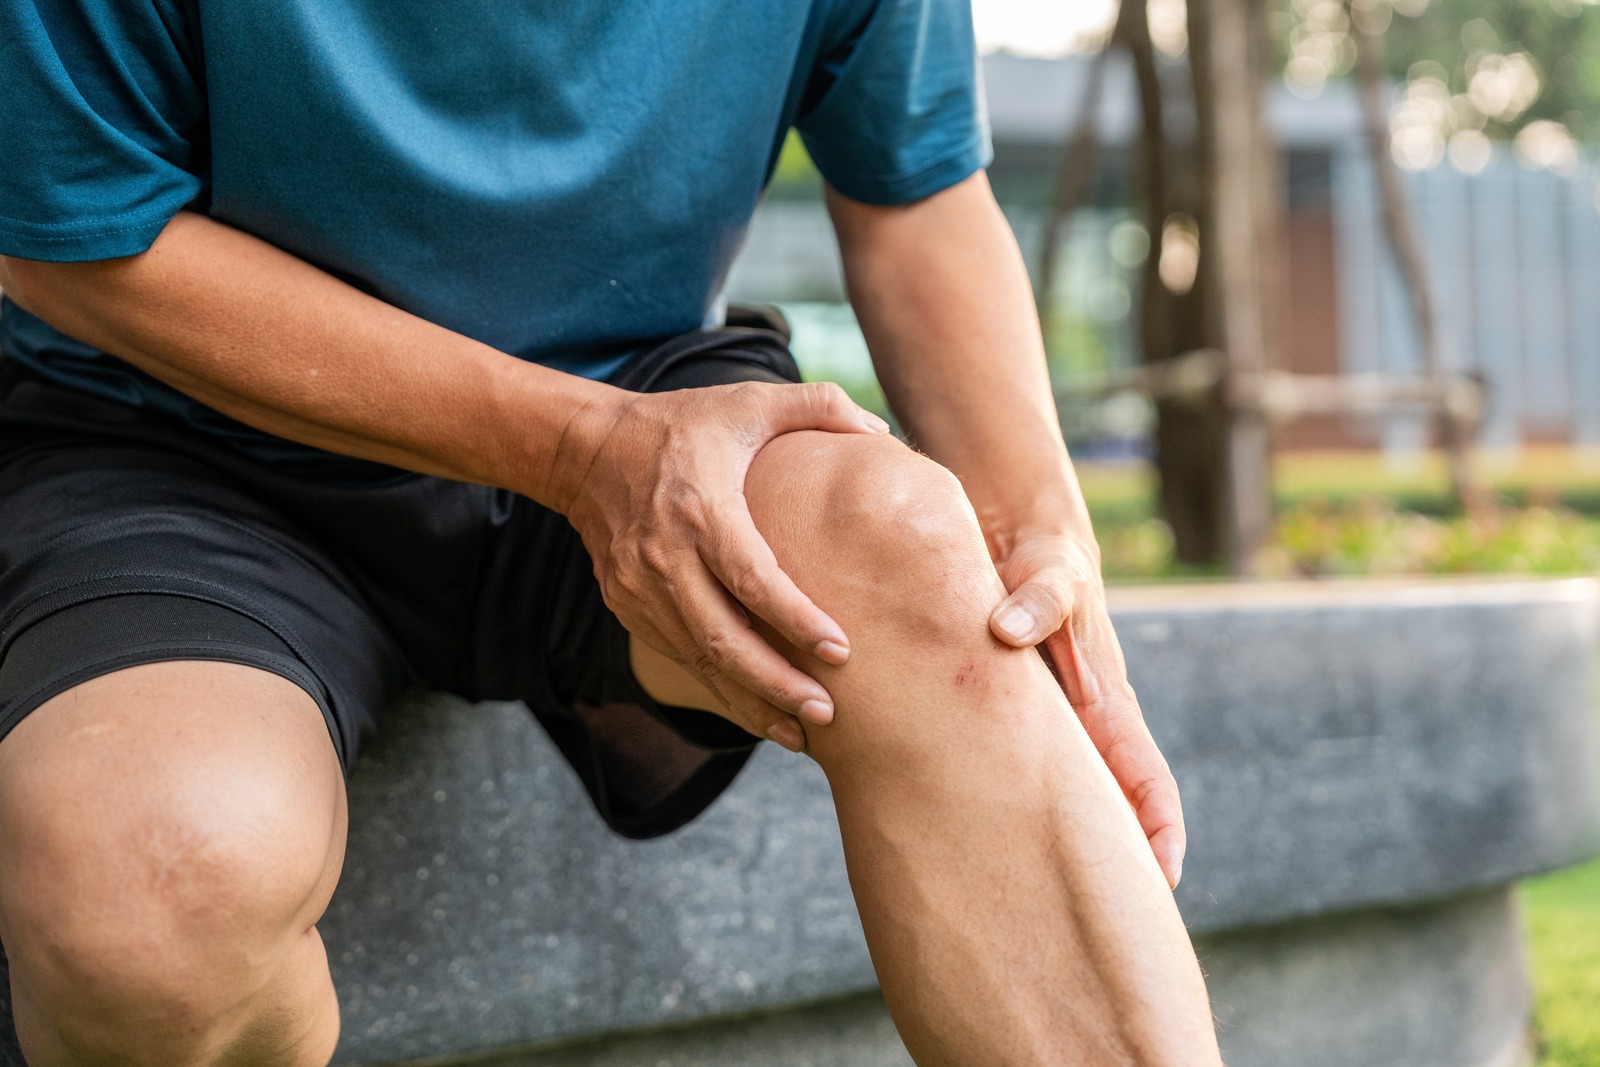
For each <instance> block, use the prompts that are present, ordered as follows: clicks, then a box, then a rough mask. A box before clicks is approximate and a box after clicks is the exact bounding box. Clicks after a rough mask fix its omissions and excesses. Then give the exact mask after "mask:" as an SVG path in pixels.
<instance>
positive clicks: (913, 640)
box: [635, 433, 1220, 1067]
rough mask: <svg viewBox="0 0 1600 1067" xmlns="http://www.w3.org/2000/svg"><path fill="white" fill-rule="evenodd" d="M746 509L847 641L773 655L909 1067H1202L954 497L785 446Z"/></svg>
mask: <svg viewBox="0 0 1600 1067" xmlns="http://www.w3.org/2000/svg"><path fill="white" fill-rule="evenodd" d="M746 494H747V496H748V498H749V501H750V506H751V510H752V513H753V514H754V516H755V519H756V523H757V525H758V526H759V527H760V529H761V530H762V532H763V534H764V535H765V536H766V537H767V539H768V541H769V543H770V544H771V545H772V548H773V550H774V551H775V552H776V553H777V556H778V559H779V561H780V562H781V563H782V565H783V566H784V568H785V570H786V571H788V573H789V574H790V575H791V576H793V578H794V579H795V581H796V582H797V583H798V584H799V585H800V587H801V588H802V589H804V590H805V591H806V592H807V593H808V594H810V595H811V596H812V598H813V599H815V600H816V602H817V603H818V605H820V606H821V607H822V608H823V609H824V610H826V611H827V612H829V614H831V615H832V616H833V617H834V618H835V619H838V620H839V622H840V624H841V625H842V626H843V627H844V628H845V631H846V633H848V634H849V635H850V638H851V647H852V654H851V658H850V662H849V663H848V664H846V665H845V666H844V667H842V668H835V667H830V666H828V665H826V664H824V663H822V662H821V661H819V660H816V659H814V658H811V657H809V656H807V655H804V654H801V653H799V652H797V651H796V650H794V649H786V650H785V651H786V652H787V653H788V654H789V655H790V657H791V658H792V659H793V660H794V661H795V662H796V663H798V664H801V665H803V666H804V667H805V668H806V669H807V670H808V671H810V672H812V673H813V674H814V676H815V677H817V678H818V679H819V680H820V681H822V682H823V684H824V685H826V686H827V687H828V690H829V692H830V693H831V694H832V695H833V697H834V701H835V706H836V708H837V717H836V719H835V721H834V723H833V724H832V725H830V726H827V727H815V726H807V727H806V734H807V742H808V743H807V751H808V753H809V754H810V755H811V756H812V757H813V758H814V759H816V761H817V762H818V763H819V764H820V765H821V766H822V768H823V770H824V771H825V772H826V773H827V775H828V780H829V782H830V783H831V785H832V787H833V793H834V798H835V801H836V805H837V808H838V812H839V823H840V828H841V830H842V832H843V836H844V844H845V855H846V859H847V863H848V866H849V872H850V880H851V885H852V887H853V889H854V891H855V896H856V901H857V904H858V906H859V908H860V911H861V917H862V922H863V924H864V925H865V928H866V931H867V942H868V946H869V947H870V949H871V951H872V957H873V962H874V965H875V967H876V969H877V972H878V977H879V980H880V981H881V983H882V985H883V990H884V995H885V997H886V998H887V1000H888V1003H889V1009H890V1012H891V1013H892V1014H893V1016H894V1019H895V1022H896V1024H897V1025H898V1026H899V1028H900V1032H901V1035H902V1036H903V1037H904V1039H905V1042H906V1045H907V1047H908V1048H909V1049H910V1051H911V1053H912V1055H913V1057H914V1058H915V1059H916V1061H917V1062H918V1063H919V1064H922V1065H924V1067H930V1065H934V1064H940V1065H950V1067H957V1065H959V1067H1034V1065H1038V1067H1043V1065H1046V1064H1050V1065H1062V1064H1081V1065H1093V1067H1099V1065H1111V1064H1119V1065H1120V1064H1138V1065H1155V1064H1161V1065H1168V1064H1173V1065H1176V1064H1184V1065H1214V1064H1217V1063H1219V1062H1220V1060H1219V1056H1218V1052H1217V1046H1216V1041H1215V1037H1214V1036H1213V1032H1212V1024H1211V1015H1210V1011H1209V1008H1208V1006H1207V1001H1206V994H1205V988H1204V985H1203V983H1202V980H1201V976H1200V970H1199V966H1198V964H1197V963H1196V961H1195V956H1194V952H1193V949H1192V948H1191V947H1190V944H1189V939H1188V936H1187V933H1186V931H1185V930H1184V928H1183V924H1182V922H1181V920H1180V918H1179V916H1178V912H1177V909H1176V907H1175V906H1174V905H1173V902H1172V898H1171V895H1170V893H1169V892H1168V890H1167V886H1166V882H1165V880H1164V879H1163V878H1162V876H1161V873H1160V871H1159V870H1158V868H1157V867H1156V864H1155V861H1154V859H1153V858H1152V856H1151V854H1150V850H1149V847H1148V846H1147V845H1146V843H1145V840H1144V835H1143V833H1142V832H1141V831H1140V829H1139V826H1138V824H1137V822H1136V821H1135V819H1134V817H1133V814H1132V811H1131V810H1130V808H1129V806H1128V804H1127V802H1126V801H1125V800H1124V799H1123V797H1122V794H1121V792H1120V791H1119V789H1118V788H1117V786H1116V784H1115V782H1114V781H1113V780H1112V778H1111V775H1110V773H1109V772H1108V771H1107V770H1106V768H1105V765H1104V763H1103V761H1102V760H1101V759H1100V757H1099V755H1098V754H1097V753H1096V752H1095V750H1094V748H1093V746H1092V745H1091V744H1090V742H1089V740H1088V738H1087V736H1086V735H1085V733H1084V731H1083V729H1082V727H1081V726H1080V725H1079V723H1078V720H1077V717H1076V716H1075V715H1074V714H1073V713H1072V710H1071V708H1070V707H1068V705H1067V702H1066V700H1065V698H1064V696H1063V694H1062V692H1061V688H1060V686H1059V685H1058V684H1057V683H1056V681H1055V679H1054V678H1053V677H1052V676H1051V674H1050V672H1049V670H1048V669H1047V668H1046V667H1045V665H1044V662H1043V660H1042V659H1041V658H1040V657H1039V656H1038V654H1037V653H1035V652H1033V651H1018V650H1015V649H1011V648H1007V647H1006V646H1004V645H1002V644H1000V643H999V642H998V641H996V640H995V639H994V638H993V637H992V636H991V635H990V632H989V627H988V615H989V612H990V611H991V610H992V608H993V606H994V605H995V604H997V603H998V602H999V601H1000V599H1001V597H1002V596H1003V595H1004V589H1003V588H1002V587H1001V584H1000V581H999V578H998V577H997V575H996V574H995V572H994V568H993V566H992V565H991V564H990V562H989V558H988V555H987V552H986V550H985V548H984V543H983V538H982V536H981V533H980V531H979V529H978V525H977V522H976V519H975V518H974V517H973V515H972V512H971V509H970V507H968V506H967V504H966V498H965V495H964V494H963V493H962V491H961V488H960V485H959V483H957V482H956V480H955V479H954V477H953V476H952V475H950V474H949V473H948V472H946V471H944V470H943V468H940V467H938V466H937V465H935V464H933V463H931V462H930V461H928V460H925V459H923V458H921V457H918V456H916V455H914V454H913V453H912V452H911V451H910V450H908V449H906V448H904V447H903V446H901V445H899V444H898V443H897V442H894V441H890V440H886V439H882V438H878V439H873V438H866V437H851V436H845V435H831V434H823V433H795V434H788V435H786V436H783V437H780V438H778V439H776V440H775V441H773V442H772V443H770V444H768V445H767V447H766V448H765V449H764V450H763V451H762V452H761V454H760V456H759V457H758V458H757V460H756V463H755V465H754V466H753V467H752V469H751V472H750V476H749V479H748V481H747V483H746ZM769 637H770V634H769ZM635 662H636V665H637V666H638V667H639V669H640V672H641V680H642V681H644V682H645V684H646V685H647V686H649V687H652V691H653V692H656V693H657V695H658V696H660V697H662V698H665V699H677V700H678V701H679V702H685V698H686V697H692V696H694V694H695V691H696V690H698V692H699V694H700V697H699V703H700V706H708V707H709V706H712V705H711V701H710V700H709V697H708V695H706V694H705V691H704V690H699V689H698V687H697V686H696V685H695V684H694V683H693V682H692V680H691V679H689V677H688V676H687V675H686V674H684V673H683V672H681V671H680V670H679V669H678V668H676V667H675V666H673V665H672V664H671V663H669V662H668V661H666V660H664V659H662V658H660V657H658V656H655V655H653V654H651V653H649V652H648V650H647V649H644V648H643V646H639V645H636V654H635ZM713 710H714V709H713Z"/></svg>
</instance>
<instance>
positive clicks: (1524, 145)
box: [1269, 0, 1600, 173]
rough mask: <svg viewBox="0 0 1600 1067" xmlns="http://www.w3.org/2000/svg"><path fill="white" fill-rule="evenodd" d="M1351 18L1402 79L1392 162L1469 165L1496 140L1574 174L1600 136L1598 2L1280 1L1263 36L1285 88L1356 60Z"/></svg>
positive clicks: (1304, 85) (1307, 87) (1480, 160)
mask: <svg viewBox="0 0 1600 1067" xmlns="http://www.w3.org/2000/svg"><path fill="white" fill-rule="evenodd" d="M1352 16H1353V17H1354V18H1355V19H1356V20H1357V21H1358V22H1360V23H1361V24H1362V25H1363V26H1365V27H1366V28H1368V29H1370V30H1371V31H1372V32H1374V33H1377V34H1380V35H1381V36H1382V37H1383V40H1384V46H1385V51H1386V52H1387V62H1388V65H1389V72H1390V74H1391V75H1392V76H1393V77H1394V78H1395V79H1397V80H1398V81H1399V82H1401V83H1402V85H1403V87H1404V89H1403V92H1402V93H1401V94H1400V99H1399V101H1398V102H1397V103H1396V105H1395V106H1394V108H1393V109H1392V110H1391V113H1390V135H1391V139H1392V144H1393V149H1394V153H1395V161H1396V162H1397V163H1399V164H1400V165H1401V166H1402V167H1406V168H1408V169H1412V170H1425V169H1428V168H1430V167H1433V166H1436V165H1438V164H1439V163H1440V162H1442V161H1443V160H1444V158H1445V156H1446V154H1447V152H1446V149H1447V146H1448V155H1449V157H1450V159H1451V161H1452V162H1453V163H1455V164H1456V165H1457V166H1458V167H1460V168H1461V169H1462V170H1464V171H1467V172H1468V173H1476V172H1477V171H1478V170H1481V169H1482V168H1483V167H1484V166H1485V165H1486V164H1487V162H1488V161H1489V159H1490V156H1491V145H1492V143H1493V142H1495V141H1503V140H1510V139H1515V141H1516V145H1517V151H1518V154H1519V155H1520V156H1521V157H1522V159H1523V160H1524V162H1526V163H1529V164H1531V165H1534V166H1541V167H1548V168H1550V169H1552V170H1555V171H1558V172H1561V173H1572V172H1573V171H1574V169H1575V168H1576V167H1577V165H1578V163H1579V159H1580V153H1579V151H1578V148H1577V146H1578V145H1579V144H1581V143H1593V142H1594V141H1595V140H1597V139H1600V126H1597V119H1600V7H1595V6H1593V5H1592V4H1591V3H1590V2H1588V0H1504V2H1490V0H1349V2H1348V4H1346V3H1345V2H1342V0H1282V2H1281V3H1280V4H1279V6H1278V7H1277V8H1276V9H1275V10H1273V11H1272V13H1271V15H1270V16H1269V17H1270V19H1271V23H1270V33H1271V36H1272V40H1273V43H1274V44H1275V46H1276V47H1277V48H1278V50H1279V56H1280V60H1281V63H1282V69H1283V76H1284V81H1285V83H1286V84H1287V85H1288V86H1289V88H1290V89H1291V90H1292V91H1294V92H1296V93H1298V94H1300V95H1302V96H1315V95H1317V94H1318V93H1319V92H1321V90H1322V87H1323V85H1325V84H1326V83H1327V82H1328V81H1329V80H1330V79H1333V78H1341V77H1346V76H1348V75H1349V74H1350V72H1351V70H1352V68H1353V67H1354V65H1355V43H1354V40H1353V36H1352V26H1351V19H1352Z"/></svg>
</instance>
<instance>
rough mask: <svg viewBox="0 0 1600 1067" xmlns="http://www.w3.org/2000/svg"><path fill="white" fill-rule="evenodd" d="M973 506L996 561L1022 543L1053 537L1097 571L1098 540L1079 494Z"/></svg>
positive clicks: (1003, 559) (1042, 495)
mask: <svg viewBox="0 0 1600 1067" xmlns="http://www.w3.org/2000/svg"><path fill="white" fill-rule="evenodd" d="M975 507H976V510H977V513H978V522H979V525H980V526H981V527H982V529H983V536H984V539H985V540H986V541H987V542H988V544H989V554H990V555H991V556H992V557H993V558H994V560H995V561H996V562H997V563H999V562H1003V561H1005V560H1007V559H1010V558H1011V557H1012V556H1013V555H1015V554H1016V552H1017V551H1018V549H1019V547H1020V546H1022V545H1024V544H1027V543H1030V542H1035V541H1040V540H1053V541H1060V542H1065V543H1066V544H1068V545H1070V546H1072V547H1073V548H1074V549H1075V550H1076V551H1077V552H1078V553H1080V554H1081V555H1082V557H1083V558H1084V560H1085V561H1086V563H1087V564H1088V565H1090V566H1092V567H1093V569H1094V572H1095V573H1096V574H1098V573H1099V571H1100V543H1099V541H1097V540H1096V539H1095V535H1094V527H1093V524H1092V523H1091V522H1090V520H1089V512H1088V509H1087V508H1086V507H1084V505H1083V503H1082V498H1081V497H1076V496H1075V495H1074V496H1072V497H1068V498H1067V499H1062V498H1060V497H1056V498H1053V499H1052V498H1051V496H1049V495H1045V494H1041V495H1039V496H1037V497H1035V498H1034V499H1032V500H1029V501H1026V502H1024V503H1023V504H1021V505H1015V506H1011V507H1003V506H993V505H990V506H987V507H985V506H977V505H976V504H975Z"/></svg>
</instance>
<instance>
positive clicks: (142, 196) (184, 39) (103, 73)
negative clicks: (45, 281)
mask: <svg viewBox="0 0 1600 1067" xmlns="http://www.w3.org/2000/svg"><path fill="white" fill-rule="evenodd" d="M186 9H187V5H185V4H183V3H181V0H31V2H24V3H6V4H0V41H4V42H5V44H4V46H3V47H0V85H4V86H5V96H6V105H5V107H3V108H0V144H4V145H5V146H6V164H5V166H4V167H0V255H4V256H9V257H14V258H13V260H12V261H11V262H10V264H9V265H8V266H7V267H6V271H7V273H8V275H10V276H11V277H12V286H11V287H15V288H17V289H18V290H26V288H27V278H28V276H29V274H30V273H31V272H33V268H30V267H27V266H24V265H22V259H23V258H24V257H25V258H26V259H28V260H37V261H56V262H73V261H86V260H99V259H108V258H114V257H119V256H127V255H132V254H135V253H137V252H141V251H143V250H144V249H145V248H147V247H149V245H150V243H151V242H152V241H153V240H154V239H155V237H156V235H157V234H159V233H160V232H161V231H162V229H163V228H164V227H165V226H166V224H167V223H168V222H169V221H170V220H171V219H172V217H173V216H174V215H175V214H177V212H178V211H179V210H181V209H182V208H183V207H184V206H185V205H187V204H189V203H190V202H192V201H193V200H194V199H195V198H196V197H197V196H199V195H200V194H201V192H202V189H203V186H204V182H203V179H202V177H201V175H202V174H203V172H204V169H205V162H204V159H203V158H202V156H203V142H204V119H205V104H204V95H203V92H202V88H201V84H200V76H199V73H198V72H199V70H200V57H199V55H198V53H197V49H196V47H195V44H194V42H193V40H192V38H191V36H190V29H191V28H190V26H189V24H188V20H187V16H186V15H185V11H186ZM19 278H20V279H21V281H20V282H19V281H18V279H19ZM8 288H10V287H8Z"/></svg>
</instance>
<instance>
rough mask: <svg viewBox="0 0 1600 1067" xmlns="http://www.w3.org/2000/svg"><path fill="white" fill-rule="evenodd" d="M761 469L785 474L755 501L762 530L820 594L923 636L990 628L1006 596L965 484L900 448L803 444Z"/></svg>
mask: <svg viewBox="0 0 1600 1067" xmlns="http://www.w3.org/2000/svg"><path fill="white" fill-rule="evenodd" d="M757 462H758V464H759V463H764V464H767V465H768V467H769V469H771V468H782V471H781V476H780V477H777V478H767V479H764V480H763V482H762V485H761V488H760V490H759V491H756V492H753V493H751V494H750V496H751V507H752V511H753V512H754V513H755V515H756V521H757V524H758V525H759V526H761V527H762V530H763V533H764V534H766V535H767V536H768V539H769V541H771V542H773V544H774V550H775V551H778V552H779V554H780V558H781V560H782V562H783V565H784V567H785V569H786V570H789V571H790V572H791V573H795V572H802V571H803V572H810V573H809V575H808V577H810V579H811V580H810V581H809V582H808V584H809V585H810V586H812V587H817V586H818V585H819V583H820V584H822V585H824V586H829V587H837V586H840V585H844V586H847V587H849V588H848V590H846V589H836V592H837V593H840V594H845V593H847V592H848V593H849V594H853V595H854V597H855V598H856V599H857V600H858V602H875V603H883V604H885V605H893V606H894V607H895V614H896V616H897V617H899V618H901V619H903V620H904V621H905V622H906V623H907V624H908V625H911V626H915V627H917V628H919V629H926V628H928V627H934V628H942V627H944V626H946V625H948V624H949V623H950V622H952V621H953V620H955V619H956V618H962V619H964V617H965V616H966V615H968V614H974V613H975V617H984V616H986V615H987V612H988V611H989V610H990V609H991V608H992V607H993V604H994V603H995V602H997V601H996V600H995V599H994V598H995V597H996V596H997V595H1004V590H1003V589H1002V588H1001V587H1000V584H999V578H998V576H997V575H996V574H995V572H994V567H993V564H992V563H991V562H990V558H989V554H988V551H987V549H986V548H985V545H984V539H983V532H982V530H981V528H980V526H979V523H978V519H977V516H976V515H975V514H974V512H973V509H972V505H971V503H970V502H969V501H968V499H967V495H966V492H965V491H964V490H963V488H962V486H961V482H960V480H959V479H957V478H956V476H955V475H954V474H952V473H951V472H950V471H949V470H947V469H946V468H944V467H942V466H940V465H939V464H937V463H935V462H933V461H932V460H930V459H928V458H927V457H925V456H922V455H919V454H918V453H916V452H914V451H912V450H911V449H910V448H907V447H906V446H905V445H904V444H902V443H900V442H899V441H897V440H894V439H893V438H889V437H871V436H867V435H856V434H826V433H813V432H805V433H792V434H786V435H784V436H783V437H779V438H777V439H775V440H774V441H772V442H771V443H769V444H768V445H767V447H766V448H765V449H763V450H762V452H761V455H760V456H759V457H758V459H757ZM907 612H909V614H907Z"/></svg>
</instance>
